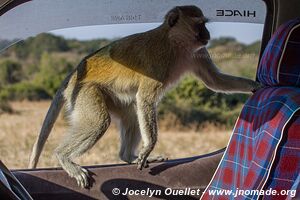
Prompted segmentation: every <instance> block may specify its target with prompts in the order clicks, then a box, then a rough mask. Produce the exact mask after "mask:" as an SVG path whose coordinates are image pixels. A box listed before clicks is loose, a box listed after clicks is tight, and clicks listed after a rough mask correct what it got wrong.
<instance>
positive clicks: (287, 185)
mask: <svg viewBox="0 0 300 200" xmlns="http://www.w3.org/2000/svg"><path fill="white" fill-rule="evenodd" d="M297 172H298V173H297ZM271 188H272V189H274V190H276V191H277V192H278V194H280V195H277V196H276V199H278V200H281V199H282V200H285V199H287V198H288V197H289V196H295V195H297V196H296V197H298V198H300V111H298V112H297V113H296V114H295V115H294V116H293V118H292V119H291V120H290V121H289V123H288V124H287V126H286V128H285V129H284V133H283V138H282V140H281V142H280V144H279V148H278V150H277V156H276V159H275V161H274V163H273V167H272V169H271V173H270V176H269V178H268V182H267V184H266V185H265V188H264V189H265V190H269V189H271ZM291 189H293V190H297V189H298V191H297V193H296V194H291V195H287V194H285V193H280V192H281V191H282V190H291ZM264 199H266V200H267V199H272V198H271V196H265V197H264Z"/></svg>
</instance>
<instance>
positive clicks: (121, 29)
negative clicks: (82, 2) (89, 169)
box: [0, 22, 263, 169]
mask: <svg viewBox="0 0 300 200" xmlns="http://www.w3.org/2000/svg"><path fill="white" fill-rule="evenodd" d="M158 25H159V24H131V25H124V24H123V25H107V26H90V27H80V28H69V29H63V30H56V31H52V32H50V33H42V34H39V35H37V36H35V37H31V38H28V39H26V40H23V41H20V42H17V43H15V42H16V41H18V40H17V39H16V40H1V39H0V52H1V53H0V156H1V159H2V161H3V162H4V163H5V164H6V165H7V166H8V167H9V168H15V169H16V168H26V167H27V164H28V159H29V155H30V151H31V148H32V145H33V143H34V141H35V139H36V137H37V135H38V133H39V130H40V128H41V125H42V122H43V120H44V117H45V114H46V112H47V110H48V108H49V105H50V103H51V99H52V97H53V95H54V94H55V92H56V90H57V89H58V88H59V86H60V84H61V82H62V80H63V79H64V78H65V77H66V75H67V74H68V73H69V72H70V71H71V70H72V69H73V68H75V67H76V66H77V64H78V63H79V62H80V60H81V59H82V58H83V57H85V56H86V55H88V54H90V53H92V52H94V51H95V50H97V49H99V48H101V47H102V46H104V45H107V44H109V43H110V42H111V41H113V40H115V39H118V38H120V37H124V36H126V35H129V34H133V33H137V32H142V31H146V30H149V29H152V28H154V27H156V26H158ZM208 29H209V30H210V33H211V37H212V40H211V41H210V43H209V45H208V50H209V52H210V54H211V57H212V59H213V60H214V62H215V63H216V64H217V65H218V67H219V68H220V69H221V70H222V71H223V72H226V73H229V74H233V75H237V76H243V77H248V78H251V79H255V74H256V68H257V65H258V58H259V51H260V46H261V43H260V38H261V37H262V32H263V25H258V24H242V23H220V22H219V23H216V22H215V23H210V24H208ZM10 44H11V45H10ZM8 45H10V47H9V48H4V47H6V46H8ZM136 45H139V44H136ZM247 98H248V96H247V95H242V94H234V95H225V94H217V93H214V92H212V91H210V90H209V89H207V88H206V87H205V86H204V85H203V84H202V82H201V81H199V80H197V79H195V78H194V77H193V76H186V77H185V78H184V79H183V80H182V81H181V82H180V83H179V84H178V86H177V87H175V88H174V89H172V90H171V91H170V92H168V93H167V94H166V95H165V97H164V98H163V99H162V101H161V102H160V104H159V116H158V118H159V141H158V144H157V146H156V148H155V150H154V152H153V154H160V155H161V154H162V155H165V156H167V157H168V158H169V159H173V158H182V157H188V156H195V155H201V154H204V153H209V152H212V151H214V150H217V149H220V148H223V147H225V146H226V145H227V142H228V140H229V137H230V134H231V130H232V129H233V126H234V124H235V121H236V119H237V117H238V115H239V113H240V111H241V108H242V105H243V104H244V103H245V101H246V100H247ZM66 125H67V124H66V122H65V120H64V116H63V114H62V115H61V116H60V117H59V119H58V121H57V122H56V124H55V127H54V129H53V131H52V133H51V135H50V137H49V139H48V142H47V143H46V146H45V149H44V151H43V154H42V156H41V159H40V162H39V166H40V167H53V166H58V163H57V161H56V159H55V158H54V157H53V150H54V149H55V147H56V146H57V145H58V143H59V141H60V140H61V139H62V137H63V136H64V132H65V131H66ZM119 146H120V142H119V135H118V127H117V124H116V123H113V124H112V125H111V127H110V129H109V130H108V131H107V133H106V134H105V135H104V136H103V138H101V139H100V141H99V142H98V143H97V144H96V146H95V147H94V148H92V150H91V151H89V152H88V153H87V154H84V155H83V156H82V157H81V158H79V163H80V164H81V165H93V164H108V163H121V161H120V160H119V158H118V151H119Z"/></svg>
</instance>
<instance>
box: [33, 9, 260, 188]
mask: <svg viewBox="0 0 300 200" xmlns="http://www.w3.org/2000/svg"><path fill="white" fill-rule="evenodd" d="M206 22H207V19H206V18H205V17H204V15H203V13H202V11H201V10H200V9H199V8H197V7H196V6H178V7H175V8H173V9H172V10H170V11H169V12H168V13H167V14H166V16H165V20H164V22H163V23H162V25H160V26H159V27H157V28H155V29H153V30H150V31H147V32H144V33H138V34H134V35H130V36H128V37H125V38H123V39H120V40H117V41H115V42H112V43H111V44H109V45H108V46H105V47H103V48H101V49H100V50H98V51H96V52H94V53H93V54H91V55H89V56H87V57H85V58H84V59H83V60H82V61H81V63H80V64H79V65H78V66H77V68H76V69H75V70H74V71H73V72H72V73H71V74H70V75H69V76H68V77H67V78H66V79H65V80H64V82H63V84H62V86H61V88H60V89H59V90H58V91H57V93H56V95H55V97H54V100H53V102H52V104H51V106H50V108H49V111H48V113H47V116H46V119H45V121H44V123H43V126H42V129H41V132H40V135H39V137H38V139H37V141H36V142H35V144H34V147H33V151H32V154H31V158H30V164H29V167H30V168H35V167H36V165H37V162H38V159H39V156H40V154H41V151H42V149H43V146H44V144H45V142H46V140H47V138H48V136H49V134H50V131H51V129H52V126H53V124H54V122H55V120H56V118H57V116H58V114H59V112H60V110H61V108H62V106H63V104H64V103H65V104H66V108H67V116H68V121H69V129H68V133H67V136H66V137H65V139H64V140H63V141H62V142H61V143H60V145H59V146H58V148H57V149H56V151H55V155H56V157H57V159H58V160H59V162H60V164H61V166H62V168H63V169H64V170H65V171H66V172H67V173H68V174H69V175H70V176H71V177H74V178H75V179H76V180H77V183H78V184H79V185H80V186H81V187H87V186H89V182H88V180H89V179H88V178H89V175H88V172H87V170H85V169H84V168H82V167H80V166H79V165H78V164H76V163H74V162H73V161H72V159H74V158H75V157H78V156H80V155H82V154H83V153H85V152H86V151H87V150H89V149H90V148H91V147H92V146H93V145H94V144H95V143H96V142H97V141H98V140H99V139H100V138H101V136H103V134H104V133H105V131H106V130H107V128H108V127H109V125H110V122H111V115H114V116H116V117H118V118H119V119H120V132H121V149H120V153H119V156H120V158H121V159H122V160H123V161H125V162H128V163H133V162H136V163H137V166H138V169H142V168H143V167H145V166H146V164H147V159H148V156H149V154H150V153H151V151H152V150H153V148H154V146H155V144H156V141H157V119H156V117H157V110H156V107H157V104H158V102H159V100H160V98H161V97H162V96H163V95H164V93H165V92H166V91H167V90H168V89H170V88H171V86H173V85H174V84H175V83H176V82H177V81H178V80H180V78H181V77H182V76H183V75H184V74H186V73H193V74H195V75H196V76H197V77H198V78H199V79H201V80H202V81H203V82H204V83H205V85H206V86H207V87H208V88H210V89H212V90H214V91H218V92H225V93H232V92H242V93H250V92H253V91H255V90H256V89H258V88H260V87H261V85H260V84H259V83H257V82H255V81H252V80H249V79H246V78H239V77H234V76H230V75H226V74H223V73H221V72H220V71H219V70H218V69H217V67H216V66H215V65H214V63H213V62H212V60H211V58H210V57H209V54H208V52H207V50H206V48H205V45H206V44H207V43H208V41H209V39H210V34H209V32H208V30H207V29H206V27H205V23H206ZM140 139H142V142H143V146H142V149H141V150H140V152H139V154H138V156H137V155H136V149H137V147H138V144H139V142H140ZM158 159H159V160H163V159H162V158H161V157H158ZM149 160H150V159H149ZM153 160H155V158H154V159H151V161H153Z"/></svg>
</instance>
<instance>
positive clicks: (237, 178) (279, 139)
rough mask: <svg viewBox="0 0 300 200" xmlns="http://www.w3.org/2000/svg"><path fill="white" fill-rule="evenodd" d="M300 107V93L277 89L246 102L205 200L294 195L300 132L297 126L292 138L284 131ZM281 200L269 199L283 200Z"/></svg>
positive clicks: (260, 93)
mask: <svg viewBox="0 0 300 200" xmlns="http://www.w3.org/2000/svg"><path fill="white" fill-rule="evenodd" d="M299 107H300V88H293V87H272V88H267V89H262V90H259V91H258V92H256V93H255V94H254V95H253V96H252V97H251V98H250V99H249V100H248V101H247V102H246V104H245V106H244V108H243V110H242V112H241V115H240V117H239V120H238V121H237V124H236V126H235V129H234V131H233V134H232V137H231V139H230V142H229V146H228V147H227V149H226V151H225V153H224V157H223V159H222V161H221V163H220V165H219V167H218V169H217V171H216V173H215V175H214V177H213V179H212V181H211V183H210V184H209V186H208V187H207V188H206V191H205V193H204V195H203V196H202V199H258V197H259V196H260V194H259V193H258V192H257V191H254V190H260V189H268V188H272V189H277V190H281V189H283V188H285V189H287V190H290V189H291V188H292V187H293V186H294V185H295V186H294V187H296V188H298V189H300V188H299V185H297V184H296V179H297V176H298V175H299V172H300V143H299V140H300V134H299V131H297V128H300V126H299V125H298V127H297V123H295V124H294V123H292V126H293V129H291V132H290V131H289V134H284V131H283V130H287V129H285V128H286V127H287V126H288V124H289V123H288V122H289V121H291V119H294V118H292V116H294V114H295V113H296V112H297V110H299ZM296 121H297V122H299V121H300V119H299V118H296ZM288 130H290V129H288ZM295 131H296V132H298V134H296V133H295ZM283 135H285V137H286V138H287V139H286V142H284V140H283ZM289 150H292V151H289ZM276 162H277V165H274V163H276ZM278 163H279V164H278ZM272 167H274V168H275V169H274V170H273V169H272ZM287 181H289V182H288V184H287ZM250 190H253V191H250ZM222 191H223V193H222ZM225 192H226V193H228V194H227V195H226V194H225ZM249 192H251V193H249ZM218 193H219V195H218ZM229 193H230V194H229ZM276 195H277V194H276ZM277 196H278V197H279V196H280V195H277ZM277 196H276V198H274V196H264V198H273V199H277Z"/></svg>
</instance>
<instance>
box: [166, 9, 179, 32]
mask: <svg viewBox="0 0 300 200" xmlns="http://www.w3.org/2000/svg"><path fill="white" fill-rule="evenodd" d="M178 19H179V9H178V8H177V7H175V8H173V9H172V10H170V11H169V13H168V14H167V16H166V21H167V22H168V25H169V26H170V27H173V26H174V25H175V24H176V23H177V21H178Z"/></svg>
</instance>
